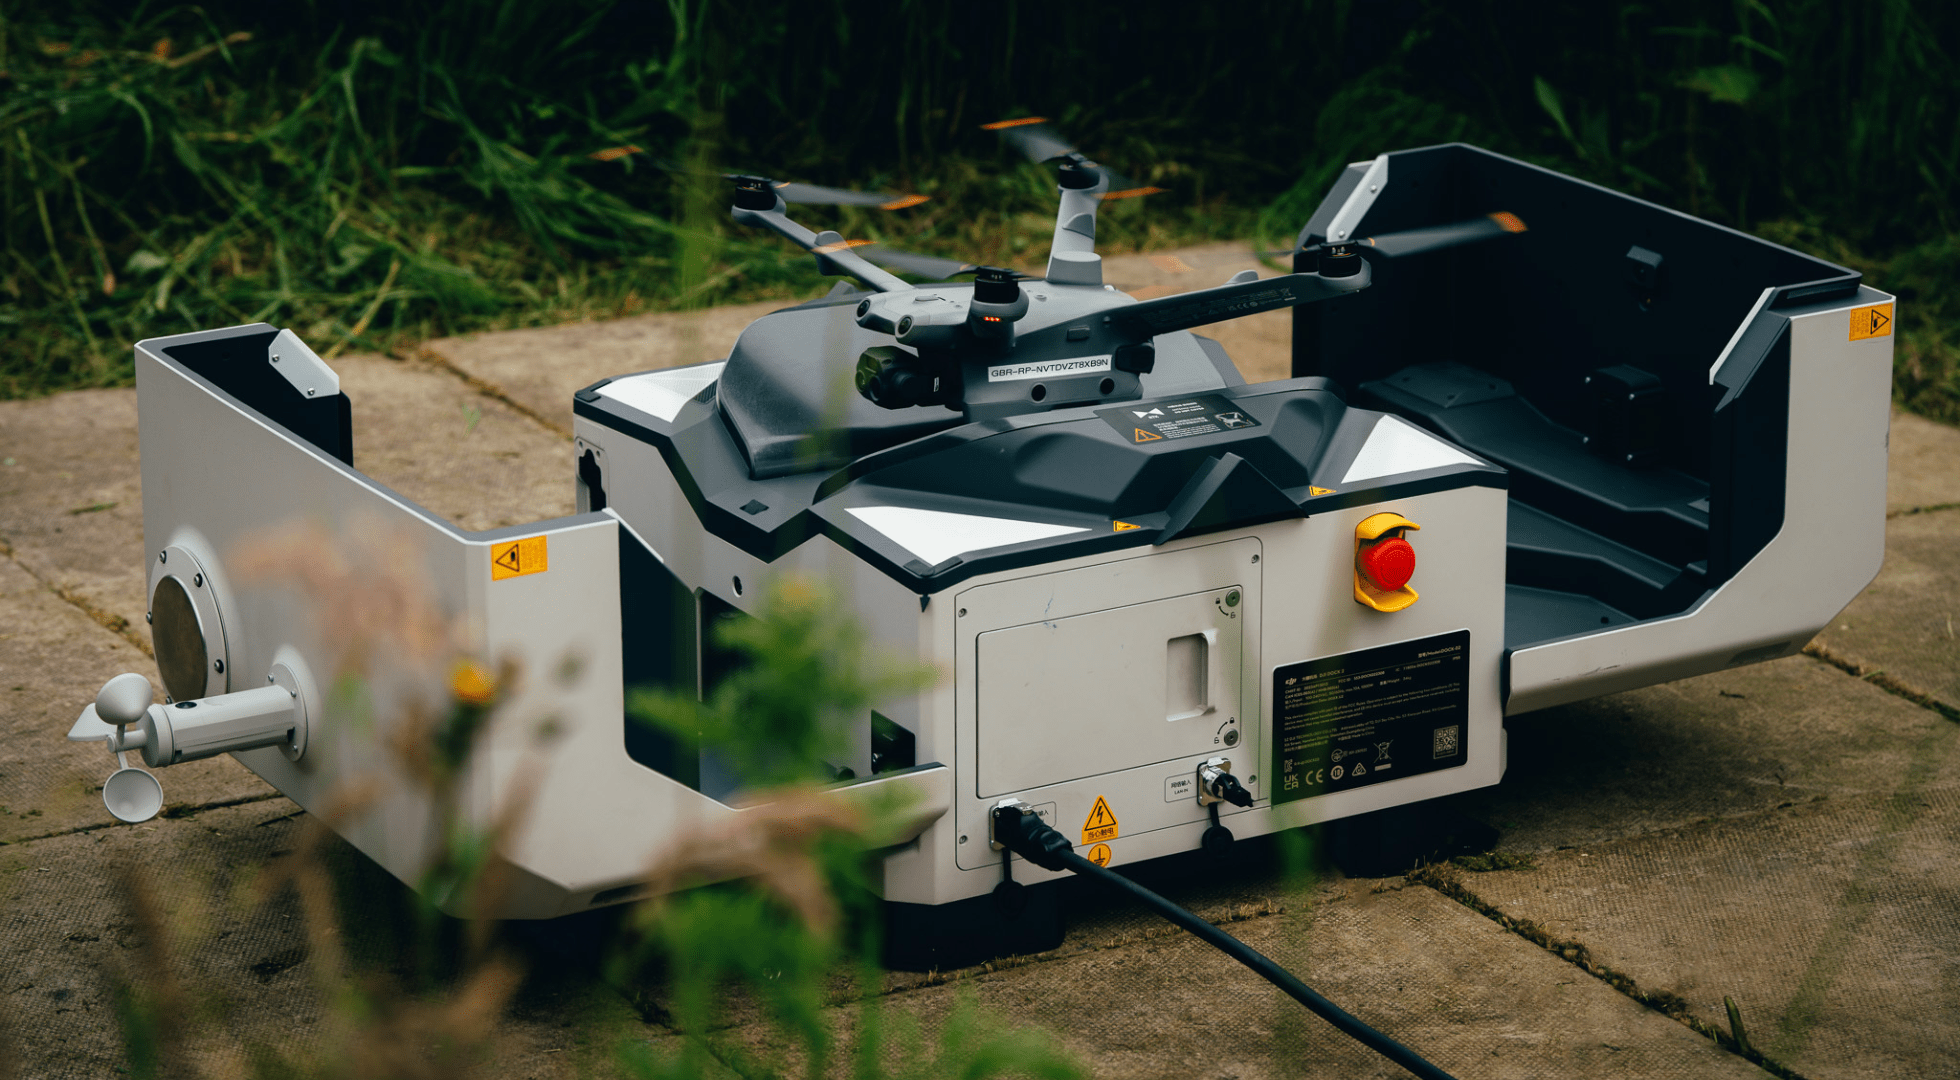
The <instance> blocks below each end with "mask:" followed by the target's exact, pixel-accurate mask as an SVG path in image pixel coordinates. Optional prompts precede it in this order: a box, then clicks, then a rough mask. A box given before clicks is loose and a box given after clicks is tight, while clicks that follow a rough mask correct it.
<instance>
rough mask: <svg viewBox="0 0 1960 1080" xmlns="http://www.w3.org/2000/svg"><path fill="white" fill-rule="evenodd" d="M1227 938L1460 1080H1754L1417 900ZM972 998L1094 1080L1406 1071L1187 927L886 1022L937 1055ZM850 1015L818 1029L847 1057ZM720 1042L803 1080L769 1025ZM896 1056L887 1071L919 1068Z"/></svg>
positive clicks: (1292, 918)
mask: <svg viewBox="0 0 1960 1080" xmlns="http://www.w3.org/2000/svg"><path fill="white" fill-rule="evenodd" d="M1227 929H1228V930H1230V931H1231V932H1232V933H1233V934H1234V935H1235V936H1237V937H1239V938H1240V939H1241V940H1243V941H1245V942H1246V943H1247V944H1250V945H1252V946H1253V947H1254V948H1257V949H1259V950H1261V951H1262V952H1265V953H1266V954H1267V955H1269V956H1271V957H1273V958H1274V959H1275V960H1276V961H1278V962H1279V963H1281V964H1282V965H1284V966H1286V967H1287V968H1288V969H1289V970H1291V971H1293V972H1295V973H1297V974H1298V975H1300V976H1301V977H1302V978H1303V979H1304V980H1305V981H1306V982H1307V983H1308V984H1309V985H1311V986H1313V987H1314V988H1315V989H1317V990H1319V991H1320V992H1321V993H1323V994H1325V995H1327V996H1328V997H1329V998H1330V999H1331V1000H1333V1001H1335V1002H1336V1003H1337V1004H1340V1005H1341V1006H1342V1007H1343V1008H1345V1009H1347V1010H1348V1011H1350V1012H1352V1013H1354V1014H1355V1015H1357V1016H1359V1017H1361V1018H1362V1019H1363V1020H1364V1021H1366V1022H1368V1023H1369V1024H1372V1025H1374V1026H1375V1027H1377V1028H1378V1029H1380V1030H1382V1031H1385V1032H1387V1033H1389V1034H1390V1035H1392V1036H1393V1037H1395V1038H1396V1039H1398V1040H1400V1041H1402V1042H1403V1043H1405V1044H1406V1045H1409V1046H1411V1047H1413V1048H1414V1049H1415V1050H1416V1051H1417V1052H1418V1053H1421V1054H1423V1055H1424V1056H1426V1057H1428V1058H1429V1059H1430V1060H1431V1061H1433V1062H1435V1063H1436V1064H1437V1065H1438V1066H1440V1067H1442V1068H1443V1069H1445V1070H1448V1071H1449V1072H1450V1073H1451V1074H1452V1075H1455V1076H1458V1077H1462V1078H1464V1080H1471V1078H1475V1077H1499V1076H1501V1077H1517V1076H1588V1077H1626V1078H1632V1077H1761V1076H1763V1075H1764V1074H1763V1073H1762V1072H1761V1070H1759V1069H1757V1068H1756V1067H1755V1066H1753V1065H1751V1064H1749V1063H1748V1062H1746V1061H1744V1060H1743V1059H1741V1058H1739V1057H1737V1056H1735V1055H1733V1054H1730V1053H1728V1052H1726V1051H1724V1050H1722V1049H1721V1048H1719V1047H1718V1046H1717V1045H1716V1044H1714V1043H1713V1042H1711V1041H1710V1040H1708V1039H1707V1038H1704V1037H1703V1036H1701V1035H1698V1034H1696V1033H1695V1032H1693V1031H1691V1030H1690V1029H1688V1028H1686V1027H1684V1026H1683V1025H1681V1024H1679V1023H1676V1022H1674V1021H1673V1020H1670V1019H1668V1018H1666V1017H1664V1016H1662V1015H1660V1014H1658V1013H1656V1012H1653V1011H1651V1010H1649V1009H1646V1008H1644V1007H1642V1006H1641V1005H1639V1004H1637V1003H1635V1002H1633V1001H1631V1000H1629V999H1628V998H1626V997H1624V996H1622V995H1620V994H1619V993H1617V992H1615V991H1614V990H1613V989H1611V988H1610V987H1608V986H1607V985H1605V984H1604V983H1602V982H1600V981H1599V980H1597V979H1595V978H1593V977H1591V976H1589V975H1586V974H1584V973H1583V972H1581V971H1579V970H1577V969H1576V968H1574V967H1573V966H1572V965H1570V964H1568V963H1566V962H1565V961H1563V960H1561V959H1559V958H1557V957H1555V956H1553V955H1552V954H1550V953H1548V952H1546V951H1545V950H1543V949H1540V948H1538V947H1537V946H1535V945H1532V944H1530V943H1528V942H1525V941H1524V940H1522V939H1520V938H1518V937H1516V936H1514V935H1512V934H1509V933H1506V932H1505V931H1504V930H1503V929H1501V928H1500V927H1498V926H1497V925H1496V924H1494V923H1493V922H1491V921H1490V920H1488V919H1486V918H1484V917H1482V916H1481V915H1478V914H1476V913H1474V912H1471V911H1469V910H1468V909H1466V908H1464V907H1462V906H1460V905H1457V904H1455V903H1452V902H1450V901H1449V900H1446V899H1444V898H1443V897H1442V896H1440V895H1439V894H1437V893H1435V892H1433V891H1431V890H1429V889H1426V888H1421V887H1417V886H1407V887H1403V886H1402V883H1400V882H1393V883H1385V884H1382V885H1376V884H1374V883H1369V882H1345V883H1342V887H1341V888H1340V889H1339V890H1337V892H1336V893H1335V895H1334V896H1333V897H1331V898H1323V899H1322V900H1321V901H1320V902H1318V903H1314V904H1310V905H1302V906H1300V907H1298V908H1293V909H1289V911H1288V912H1287V913H1285V914H1283V915H1273V916H1267V917H1262V918H1253V919H1248V920H1246V921H1241V922H1237V923H1233V924H1231V925H1230V926H1228V927H1227ZM968 994H970V995H972V997H973V998H974V999H976V1000H977V1001H978V1003H979V1004H980V1005H981V1006H982V1007H983V1008H984V1009H986V1010H988V1011H990V1012H991V1013H992V1014H993V1015H994V1016H995V1017H997V1018H999V1019H1001V1020H1002V1021H1004V1022H1005V1023H1007V1024H1009V1025H1012V1026H1015V1027H1031V1026H1037V1025H1038V1026H1042V1027H1046V1028H1048V1029H1049V1030H1051V1031H1053V1032H1054V1033H1055V1035H1056V1036H1057V1037H1058V1039H1059V1041H1060V1043H1061V1045H1062V1046H1063V1047H1064V1048H1065V1049H1067V1050H1068V1051H1070V1052H1072V1053H1073V1054H1075V1055H1076V1056H1077V1057H1078V1058H1079V1059H1080V1060H1081V1061H1082V1062H1083V1063H1084V1064H1085V1065H1086V1066H1087V1067H1088V1069H1089V1071H1090V1073H1091V1075H1094V1076H1098V1077H1151V1078H1156V1077H1164V1076H1204V1077H1214V1076H1216V1077H1235V1078H1238V1080H1260V1078H1265V1077H1281V1076H1284V1077H1330V1078H1331V1077H1342V1078H1348V1077H1400V1076H1406V1075H1407V1073H1405V1072H1403V1071H1402V1070H1401V1069H1400V1068H1399V1067H1397V1066H1395V1065H1393V1064H1390V1063H1389V1062H1388V1061H1386V1060H1385V1059H1383V1058H1381V1057H1379V1056H1378V1055H1376V1054H1375V1053H1374V1052H1372V1051H1370V1050H1368V1049H1366V1048H1364V1047H1362V1046H1361V1045H1360V1044H1358V1043H1355V1042H1353V1041H1351V1040H1349V1039H1348V1038H1347V1037H1346V1036H1343V1035H1341V1034H1340V1033H1339V1032H1337V1031H1336V1030H1335V1029H1333V1028H1332V1027H1331V1026H1329V1025H1328V1024H1326V1023H1325V1022H1323V1021H1321V1020H1319V1019H1318V1018H1316V1017H1313V1016H1311V1015H1310V1014H1308V1013H1307V1012H1306V1011H1305V1010H1304V1009H1303V1008H1302V1007H1301V1006H1299V1005H1298V1004H1297V1003H1295V1002H1294V1001H1292V999H1290V998H1286V997H1284V996H1282V995H1281V994H1280V993H1279V992H1278V991H1277V990H1275V989H1273V988H1272V987H1271V986H1269V985H1268V984H1267V983H1265V982H1263V981H1261V980H1259V979H1258V978H1257V977H1256V976H1254V975H1253V974H1251V973H1250V972H1249V971H1247V970H1246V969H1244V968H1242V967H1240V966H1239V965H1238V964H1236V963H1234V962H1233V961H1231V960H1229V959H1227V958H1225V957H1224V956H1223V955H1222V954H1220V953H1218V952H1217V951H1215V950H1213V949H1212V948H1211V947H1210V946H1208V945H1204V944H1203V943H1201V942H1199V941H1198V940H1197V939H1195V938H1193V937H1191V936H1190V935H1188V934H1185V933H1183V932H1182V931H1169V930H1166V931H1160V932H1157V933H1153V934H1148V935H1139V936H1138V937H1136V938H1135V939H1133V940H1130V941H1127V942H1124V943H1121V944H1116V945H1112V946H1111V947H1107V948H1102V949H1093V950H1083V951H1080V952H1076V953H1073V954H1070V955H1065V956H1062V957H1060V958H1058V959H1052V960H1048V961H1045V962H1037V963H1026V964H1021V965H1018V966H1008V967H1005V968H1002V969H998V970H991V971H981V972H977V973H973V974H970V975H968V976H966V977H965V978H962V979H960V980H958V981H956V982H954V983H948V984H942V985H937V986H932V987H927V988H921V989H918V990H913V991H910V992H906V993H898V994H893V995H890V996H888V997H886V998H884V999H883V1006H884V1009H885V1015H886V1017H887V1024H888V1025H891V1024H893V1021H895V1020H896V1019H898V1018H901V1017H902V1018H905V1019H909V1020H910V1021H911V1022H912V1023H914V1024H916V1025H917V1027H918V1029H919V1030H920V1031H921V1032H922V1033H923V1034H924V1039H925V1042H926V1045H927V1046H928V1047H930V1046H932V1045H934V1043H935V1041H936V1032H937V1031H938V1030H939V1029H940V1026H941V1025H942V1024H944V1023H945V1022H946V1020H947V1018H948V1017H949V1016H950V1015H951V1014H952V1013H953V1011H954V1009H955V1008H956V1007H957V1006H958V1004H959V1003H960V1001H961V1000H962V998H963V997H964V996H965V995H968ZM854 1015H855V1014H854V1013H853V1012H852V1011H851V1010H848V1009H835V1010H832V1011H831V1012H830V1014H829V1017H828V1020H829V1022H830V1023H831V1024H832V1025H833V1028H834V1030H836V1031H837V1032H838V1033H839V1036H840V1040H841V1041H843V1042H844V1043H845V1045H849V1040H850V1039H852V1038H853V1037H854V1021H853V1017H854ZM718 1037H719V1038H720V1039H721V1040H723V1041H725V1042H726V1043H727V1044H729V1045H731V1046H732V1047H734V1048H736V1049H737V1050H738V1051H740V1052H744V1053H748V1054H752V1055H755V1056H757V1057H760V1058H765V1059H767V1058H781V1059H786V1060H787V1062H788V1067H786V1068H784V1069H783V1072H785V1073H786V1074H794V1073H795V1072H796V1071H798V1065H797V1064H796V1059H795V1055H794V1054H793V1053H791V1052H790V1048H788V1047H786V1046H784V1045H783V1043H782V1041H781V1040H780V1038H779V1037H778V1036H777V1035H776V1034H775V1033H774V1032H773V1031H772V1030H771V1029H770V1028H769V1027H768V1025H766V1024H762V1023H758V1022H751V1023H747V1024H743V1025H740V1026H736V1027H732V1028H730V1029H728V1030H726V1031H724V1032H721V1033H720V1034H719V1036H718ZM893 1043H895V1044H896V1045H893V1044H888V1045H890V1046H892V1052H891V1055H890V1056H891V1058H892V1060H893V1061H894V1063H897V1062H898V1061H900V1060H913V1061H915V1060H917V1059H918V1057H920V1056H923V1055H917V1054H913V1055H903V1054H902V1051H903V1050H904V1044H903V1043H902V1041H899V1040H893ZM835 1071H837V1072H839V1073H840V1074H841V1072H842V1069H841V1068H840V1069H838V1070H835Z"/></svg>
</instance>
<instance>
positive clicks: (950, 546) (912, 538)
mask: <svg viewBox="0 0 1960 1080" xmlns="http://www.w3.org/2000/svg"><path fill="white" fill-rule="evenodd" d="M849 509H850V513H851V516H853V517H855V518H857V519H858V520H859V521H862V522H864V523H865V524H866V525H869V526H871V527H872V528H874V529H876V530H878V531H879V532H881V533H884V534H885V535H886V536H887V537H889V538H890V539H891V541H892V542H893V543H895V544H897V545H898V546H899V547H902V548H904V549H905V550H907V551H909V552H911V553H912V554H914V555H917V556H918V557H919V558H920V560H921V561H923V562H925V563H928V564H931V565H938V564H939V563H943V562H945V561H946V560H947V559H950V558H952V557H953V556H955V555H964V554H966V553H967V552H969V551H980V550H982V549H985V548H996V547H1005V546H1006V545H1008V544H1025V543H1027V542H1029V541H1030V540H1047V539H1049V538H1050V537H1055V536H1067V535H1068V534H1070V533H1079V532H1088V531H1089V530H1087V529H1083V528H1078V527H1076V526H1074V525H1050V524H1048V523H1047V522H1042V521H1015V520H1014V519H1012V518H991V517H977V516H975V515H973V514H950V513H947V512H946V511H944V510H920V509H917V508H915V507H910V506H854V507H850V508H849Z"/></svg>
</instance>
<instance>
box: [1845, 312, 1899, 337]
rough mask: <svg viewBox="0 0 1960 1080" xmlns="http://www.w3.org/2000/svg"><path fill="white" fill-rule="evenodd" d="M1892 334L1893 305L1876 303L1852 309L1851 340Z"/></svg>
mask: <svg viewBox="0 0 1960 1080" xmlns="http://www.w3.org/2000/svg"><path fill="white" fill-rule="evenodd" d="M1891 336H1892V305H1890V304H1874V305H1873V306H1871V307H1861V308H1852V309H1851V340H1853V341H1863V340H1865V339H1866V338H1875V337H1891Z"/></svg>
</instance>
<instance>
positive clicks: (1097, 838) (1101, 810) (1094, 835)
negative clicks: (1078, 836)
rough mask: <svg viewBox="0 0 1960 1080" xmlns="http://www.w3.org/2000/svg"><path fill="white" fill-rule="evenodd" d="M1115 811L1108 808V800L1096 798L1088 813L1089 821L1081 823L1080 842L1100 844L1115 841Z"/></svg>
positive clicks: (1099, 796)
mask: <svg viewBox="0 0 1960 1080" xmlns="http://www.w3.org/2000/svg"><path fill="white" fill-rule="evenodd" d="M1116 830H1117V825H1116V811H1114V810H1111V809H1110V808H1109V800H1108V799H1105V798H1103V797H1102V796H1101V795H1098V796H1096V805H1095V806H1094V807H1093V808H1091V809H1090V811H1089V819H1088V820H1087V821H1084V822H1083V823H1082V842H1083V843H1085V844H1095V843H1100V842H1102V841H1104V840H1114V839H1116Z"/></svg>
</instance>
